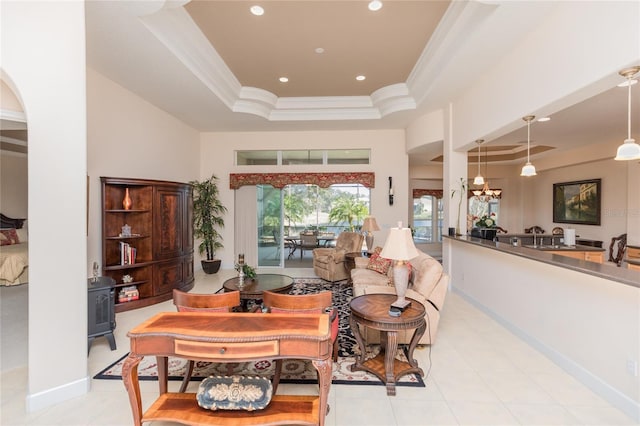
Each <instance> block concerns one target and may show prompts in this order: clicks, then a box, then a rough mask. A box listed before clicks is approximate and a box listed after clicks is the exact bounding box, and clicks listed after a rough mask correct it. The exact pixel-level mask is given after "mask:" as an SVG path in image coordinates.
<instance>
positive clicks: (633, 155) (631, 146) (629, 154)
mask: <svg viewBox="0 0 640 426" xmlns="http://www.w3.org/2000/svg"><path fill="white" fill-rule="evenodd" d="M614 160H640V145H638V144H637V143H636V141H635V140H634V139H627V140H625V141H624V143H623V144H622V145H620V146H619V147H618V152H617V155H616V158H614Z"/></svg>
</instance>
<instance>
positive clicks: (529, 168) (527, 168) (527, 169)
mask: <svg viewBox="0 0 640 426" xmlns="http://www.w3.org/2000/svg"><path fill="white" fill-rule="evenodd" d="M535 175H536V167H535V166H534V165H533V164H531V163H529V162H527V164H525V165H524V166H523V167H522V172H520V176H535Z"/></svg>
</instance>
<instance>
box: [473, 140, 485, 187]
mask: <svg viewBox="0 0 640 426" xmlns="http://www.w3.org/2000/svg"><path fill="white" fill-rule="evenodd" d="M482 142H484V140H483V139H478V140H477V141H476V143H477V144H478V175H477V176H476V177H475V178H473V184H474V185H482V184H484V178H483V177H482V175H481V174H480V145H481V144H482Z"/></svg>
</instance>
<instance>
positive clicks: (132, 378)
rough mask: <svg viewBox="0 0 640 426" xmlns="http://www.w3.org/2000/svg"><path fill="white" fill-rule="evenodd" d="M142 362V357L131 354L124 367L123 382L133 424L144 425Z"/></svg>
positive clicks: (136, 425)
mask: <svg viewBox="0 0 640 426" xmlns="http://www.w3.org/2000/svg"><path fill="white" fill-rule="evenodd" d="M141 360H142V357H141V356H136V355H134V354H132V353H129V356H128V357H127V359H126V360H125V361H124V365H123V366H122V382H123V383H124V387H125V389H126V390H127V393H128V394H129V404H130V405H131V413H132V414H133V424H134V425H135V426H140V425H142V398H141V397H140V382H139V381H138V364H140V361H141Z"/></svg>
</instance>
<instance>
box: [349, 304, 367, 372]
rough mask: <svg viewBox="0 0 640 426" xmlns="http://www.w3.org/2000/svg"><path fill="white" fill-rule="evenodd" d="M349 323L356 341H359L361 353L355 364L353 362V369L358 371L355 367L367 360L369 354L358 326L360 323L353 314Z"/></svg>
mask: <svg viewBox="0 0 640 426" xmlns="http://www.w3.org/2000/svg"><path fill="white" fill-rule="evenodd" d="M349 325H350V326H351V332H353V337H355V338H356V342H357V343H358V347H359V348H360V355H359V356H358V357H357V358H356V362H355V364H351V367H350V369H351V371H357V370H354V368H355V367H356V366H360V365H362V364H363V363H364V361H365V360H366V358H365V357H366V355H367V347H366V345H365V343H364V340H363V339H362V335H361V334H360V327H359V326H358V323H357V322H356V320H355V319H354V318H353V315H351V316H350V317H349Z"/></svg>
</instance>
